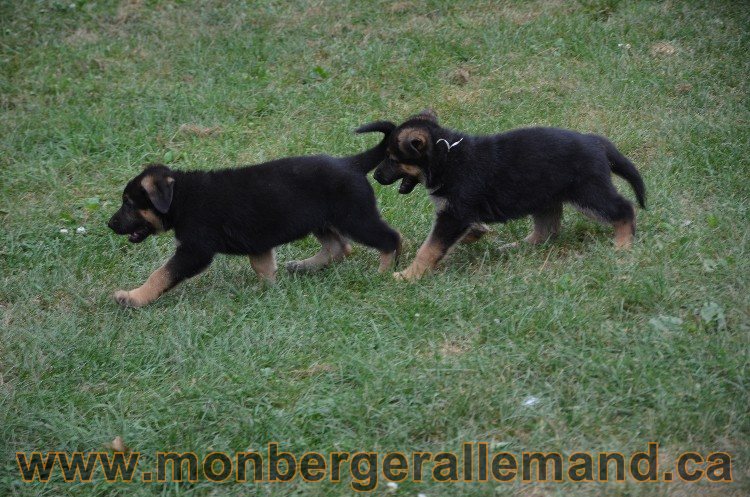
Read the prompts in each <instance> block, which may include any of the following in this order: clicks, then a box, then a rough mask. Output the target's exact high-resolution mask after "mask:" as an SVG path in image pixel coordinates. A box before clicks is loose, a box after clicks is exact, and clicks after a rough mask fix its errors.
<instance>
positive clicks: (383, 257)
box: [378, 235, 403, 274]
mask: <svg viewBox="0 0 750 497" xmlns="http://www.w3.org/2000/svg"><path fill="white" fill-rule="evenodd" d="M402 243H403V239H402V238H401V235H399V240H398V248H397V249H396V250H394V251H393V252H381V253H380V265H379V266H378V273H381V274H382V273H385V272H386V271H388V270H389V269H390V268H391V267H392V266H393V265H394V264H395V263H396V259H398V256H399V255H401V248H402Z"/></svg>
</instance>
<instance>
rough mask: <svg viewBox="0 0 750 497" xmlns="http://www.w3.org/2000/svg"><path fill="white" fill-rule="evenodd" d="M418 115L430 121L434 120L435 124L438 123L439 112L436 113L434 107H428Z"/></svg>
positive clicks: (419, 117)
mask: <svg viewBox="0 0 750 497" xmlns="http://www.w3.org/2000/svg"><path fill="white" fill-rule="evenodd" d="M416 117H417V118H418V119H424V120H425V121H430V122H433V123H435V124H437V122H438V117H437V114H436V113H435V111H434V110H433V109H429V108H427V109H425V110H423V111H422V112H420V113H419V114H417V115H416Z"/></svg>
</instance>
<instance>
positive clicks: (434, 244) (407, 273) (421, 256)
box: [393, 236, 446, 281]
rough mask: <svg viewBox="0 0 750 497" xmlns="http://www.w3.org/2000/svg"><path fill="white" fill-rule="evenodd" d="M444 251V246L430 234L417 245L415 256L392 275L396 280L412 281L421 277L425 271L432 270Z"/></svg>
mask: <svg viewBox="0 0 750 497" xmlns="http://www.w3.org/2000/svg"><path fill="white" fill-rule="evenodd" d="M445 253H446V247H444V246H443V245H442V244H441V243H440V242H438V241H437V240H435V239H433V237H432V236H430V237H429V238H427V240H426V241H425V242H424V243H423V244H422V246H421V247H419V250H418V251H417V256H416V257H415V258H414V260H413V261H412V263H411V264H410V265H409V267H407V268H406V269H404V270H403V271H401V272H399V273H394V274H393V276H394V277H395V278H396V279H397V280H405V281H414V280H418V279H419V278H421V277H422V276H423V275H424V274H425V273H426V272H427V271H430V270H432V269H433V268H434V267H435V265H436V264H437V263H438V262H439V261H440V259H442V258H443V256H444V255H445Z"/></svg>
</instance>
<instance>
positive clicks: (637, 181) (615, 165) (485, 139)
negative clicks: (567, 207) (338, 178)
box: [374, 110, 645, 280]
mask: <svg viewBox="0 0 750 497" xmlns="http://www.w3.org/2000/svg"><path fill="white" fill-rule="evenodd" d="M610 173H615V174H617V175H619V176H622V177H623V178H625V179H626V180H627V181H628V182H629V183H630V185H631V186H632V187H633V190H634V191H635V195H636V198H637V199H638V203H639V204H640V206H641V207H645V187H644V184H643V180H642V179H641V176H640V174H639V173H638V170H637V169H636V168H635V166H634V165H633V163H632V162H630V161H629V160H628V159H627V158H626V157H625V156H624V155H622V154H621V153H620V152H619V151H618V150H617V149H616V148H615V146H614V145H613V144H612V143H611V142H610V141H609V140H607V139H606V138H604V137H602V136H597V135H584V134H581V133H577V132H575V131H569V130H564V129H557V128H528V129H517V130H513V131H508V132H506V133H502V134H498V135H492V136H471V135H467V134H464V133H460V132H457V131H453V130H450V129H447V128H443V127H441V126H440V125H439V124H438V121H437V117H436V116H435V114H434V113H433V112H432V111H430V110H427V111H424V112H422V113H421V114H419V115H417V116H414V117H412V118H410V119H408V120H407V121H406V122H404V123H403V124H401V125H400V126H398V127H397V128H396V129H395V130H393V131H392V132H391V134H390V137H389V138H388V147H387V157H386V159H385V160H384V161H383V163H382V164H380V165H379V166H378V167H377V168H376V169H375V174H374V177H375V179H376V180H377V181H378V182H379V183H381V184H383V185H389V184H392V183H394V182H395V181H397V180H399V179H402V180H403V181H402V183H401V187H400V189H399V191H400V192H401V193H409V192H410V191H411V190H412V189H413V188H414V186H415V185H416V184H417V183H422V184H424V185H425V187H426V188H427V190H428V191H429V193H430V198H431V200H432V202H433V203H434V205H435V210H436V219H435V224H434V226H433V228H432V232H431V233H430V235H429V237H428V238H427V240H426V241H425V242H424V243H423V244H422V246H421V247H420V248H419V251H418V252H417V256H416V258H415V260H414V261H413V262H412V263H411V265H410V266H409V267H408V268H406V269H405V270H403V271H401V272H399V273H395V274H394V276H395V277H396V278H398V279H404V280H415V279H418V278H420V277H421V276H422V275H423V274H424V273H425V271H428V270H430V269H432V268H434V266H435V265H436V264H437V263H438V261H440V260H441V259H442V258H443V257H444V256H445V254H446V253H447V252H448V250H450V248H451V247H453V245H455V244H456V242H457V241H458V240H460V239H461V238H462V237H464V236H466V234H467V233H468V234H469V236H471V237H473V238H476V237H478V236H481V234H482V232H483V231H484V228H483V225H481V224H478V223H504V222H506V221H508V220H511V219H516V218H519V217H522V216H527V215H531V216H532V217H533V218H534V231H533V232H532V233H531V234H530V235H529V236H527V237H526V239H525V240H526V241H527V242H529V243H533V244H537V243H542V242H544V241H546V240H548V239H550V238H553V237H555V236H556V235H557V234H558V233H559V231H560V220H561V218H562V204H563V203H565V202H567V203H570V204H572V205H573V206H574V207H576V208H577V209H578V210H580V211H582V212H583V213H585V214H587V215H589V216H591V217H593V218H594V219H597V220H599V221H602V222H605V223H610V224H612V225H613V226H614V229H615V247H616V248H618V249H626V248H630V246H631V244H632V239H633V236H634V235H635V211H634V209H633V205H632V204H631V203H630V202H629V201H627V200H626V199H625V198H624V197H622V196H621V195H620V194H619V193H618V192H617V190H616V189H615V187H614V185H613V184H612V178H611V175H610Z"/></svg>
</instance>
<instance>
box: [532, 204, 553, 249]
mask: <svg viewBox="0 0 750 497" xmlns="http://www.w3.org/2000/svg"><path fill="white" fill-rule="evenodd" d="M532 217H533V219H534V231H532V232H531V233H530V234H529V236H527V237H526V238H524V241H525V242H528V243H530V244H532V245H537V244H540V243H545V242H547V241H549V240H551V239H553V238H556V237H557V235H558V234H559V233H560V225H561V222H562V204H557V205H556V206H554V207H552V208H550V209H547V210H544V211H542V212H537V213H534V214H533V215H532Z"/></svg>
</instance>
